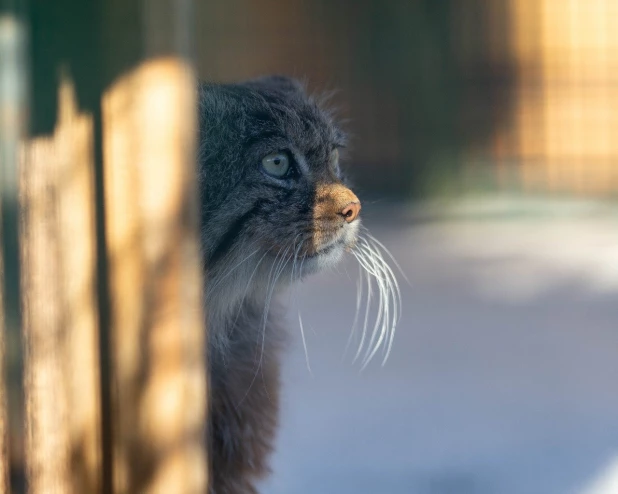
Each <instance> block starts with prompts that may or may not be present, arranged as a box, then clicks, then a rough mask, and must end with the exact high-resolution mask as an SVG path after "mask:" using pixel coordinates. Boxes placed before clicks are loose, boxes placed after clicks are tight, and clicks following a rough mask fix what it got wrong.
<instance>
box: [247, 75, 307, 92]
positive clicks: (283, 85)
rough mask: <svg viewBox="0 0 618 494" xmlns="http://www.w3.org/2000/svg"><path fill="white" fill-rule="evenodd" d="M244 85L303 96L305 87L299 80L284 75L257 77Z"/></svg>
mask: <svg viewBox="0 0 618 494" xmlns="http://www.w3.org/2000/svg"><path fill="white" fill-rule="evenodd" d="M245 85H247V86H249V87H257V88H260V89H268V90H270V91H277V92H281V93H286V94H292V93H298V94H305V87H304V86H303V84H302V83H301V82H300V81H299V80H297V79H294V78H293V77H288V76H285V75H268V76H264V77H258V78H257V79H251V80H250V81H247V82H246V83H245Z"/></svg>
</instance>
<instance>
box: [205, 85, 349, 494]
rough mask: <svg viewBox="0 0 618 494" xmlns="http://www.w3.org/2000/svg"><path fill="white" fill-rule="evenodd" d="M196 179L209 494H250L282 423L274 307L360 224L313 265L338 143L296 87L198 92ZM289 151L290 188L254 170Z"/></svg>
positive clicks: (338, 251) (329, 259) (333, 258)
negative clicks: (311, 246) (320, 199)
mask: <svg viewBox="0 0 618 494" xmlns="http://www.w3.org/2000/svg"><path fill="white" fill-rule="evenodd" d="M199 132H200V133H199V152H198V158H199V160H198V165H199V170H198V180H199V190H200V194H201V225H202V235H201V236H202V250H203V259H204V262H205V267H206V273H207V283H206V308H207V309H206V311H207V326H208V330H209V345H208V359H209V366H210V378H211V400H210V402H211V413H210V425H209V440H210V456H211V468H212V475H211V493H213V494H214V493H216V494H224V493H225V494H240V493H252V492H255V487H254V481H255V480H256V479H257V478H259V477H261V476H263V475H264V474H265V473H266V472H267V471H268V467H267V464H266V458H267V456H268V453H269V452H270V449H271V442H272V437H273V435H274V432H275V427H276V419H277V408H278V407H277V395H278V367H279V366H278V348H279V347H280V346H281V341H282V333H281V331H280V330H279V328H278V325H277V322H276V321H277V317H276V315H275V314H276V313H277V309H276V307H275V303H274V298H275V297H276V294H277V293H278V292H280V291H281V290H282V289H283V288H285V287H286V286H287V285H289V283H291V282H293V281H297V280H299V279H301V278H302V277H303V276H305V275H306V274H309V273H311V272H315V271H317V270H318V269H320V268H321V267H323V266H327V265H332V264H334V263H335V262H337V261H338V259H339V258H340V257H341V255H342V254H343V250H344V247H345V246H348V247H350V246H351V245H352V244H353V243H354V241H355V239H356V236H357V233H358V227H359V222H358V221H356V222H354V223H352V224H344V225H343V226H342V227H341V228H340V230H338V231H337V232H336V233H333V247H332V248H331V249H330V250H328V251H327V250H326V249H325V250H324V253H323V254H320V255H317V254H316V255H312V256H308V255H307V254H306V251H307V249H306V247H305V244H307V243H309V242H311V231H312V222H313V205H314V204H313V203H314V200H315V185H316V183H318V182H330V183H334V182H340V181H342V180H343V177H342V175H341V171H340V170H339V168H338V166H335V167H333V166H332V163H329V156H330V153H331V152H332V150H333V149H334V148H336V147H340V146H342V145H344V143H345V141H344V135H343V133H342V132H341V131H340V130H339V128H338V127H337V126H336V125H335V123H334V121H333V118H332V116H331V115H330V114H329V113H328V112H326V111H324V110H323V109H321V108H320V107H319V105H318V104H317V103H316V101H315V100H314V99H312V98H311V97H309V96H308V95H307V94H306V92H305V91H304V89H303V87H302V85H300V84H299V83H298V82H297V81H294V80H292V79H289V78H284V77H269V78H263V79H258V80H254V81H249V82H247V83H243V84H229V85H216V84H203V85H201V86H200V88H199ZM282 150H286V151H287V152H289V153H290V156H291V157H292V158H293V161H294V162H295V165H294V166H295V171H294V174H293V175H292V176H291V178H290V179H289V180H279V179H274V178H273V177H271V176H268V175H267V174H265V173H264V172H263V171H262V170H261V166H260V164H261V160H262V158H263V157H264V156H266V155H268V154H270V153H273V152H278V151H282Z"/></svg>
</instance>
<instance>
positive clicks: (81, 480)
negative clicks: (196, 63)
mask: <svg viewBox="0 0 618 494" xmlns="http://www.w3.org/2000/svg"><path fill="white" fill-rule="evenodd" d="M50 4H51V5H50ZM78 4H79V5H78ZM140 5H142V4H140V3H139V2H121V1H119V0H118V1H115V0H111V1H109V2H96V1H90V0H84V2H70V1H69V0H61V1H59V2H44V1H33V2H30V5H29V9H28V10H26V9H25V8H22V9H21V10H19V2H17V7H18V8H17V9H16V10H14V11H12V12H8V13H6V14H3V15H2V18H1V19H0V53H1V58H0V118H1V121H0V130H1V138H0V150H1V153H2V154H1V157H2V162H1V163H0V169H1V173H2V174H1V189H0V198H1V203H0V207H1V211H2V223H1V234H2V257H1V260H2V265H1V267H2V269H1V270H0V273H2V274H3V276H2V283H1V284H0V288H1V290H2V294H3V297H2V299H1V302H0V304H1V305H0V317H1V318H2V319H1V320H2V323H3V331H2V333H0V334H1V335H2V345H1V348H2V352H0V357H1V358H2V365H1V366H0V383H2V386H3V387H4V388H5V389H3V390H2V392H1V393H0V396H1V398H2V399H1V400H0V453H1V454H0V457H1V459H2V461H0V493H8V492H12V493H21V492H29V493H32V494H44V493H45V494H55V493H57V494H69V493H74V494H89V493H93V494H97V493H102V494H111V493H127V494H129V493H130V494H135V493H142V492H143V493H146V492H147V493H165V494H168V493H179V494H180V493H182V494H185V493H186V494H189V493H191V494H198V493H204V492H206V491H207V482H208V467H207V459H206V448H205V430H204V427H205V423H206V416H205V415H206V401H207V400H206V396H207V375H206V368H205V361H204V359H205V341H204V339H205V328H204V317H203V307H202V304H203V301H202V271H203V267H202V263H201V262H200V256H199V242H198V228H197V224H198V219H197V214H196V213H197V207H196V206H197V202H196V201H197V196H196V189H195V180H194V163H195V161H194V153H195V142H194V141H195V136H196V129H195V126H196V119H195V107H196V102H195V97H196V93H195V77H194V70H193V62H192V59H191V56H190V45H191V43H190V40H191V38H190V36H191V25H192V24H191V19H192V3H191V2H190V1H189V0H181V1H174V2H173V1H171V0H153V1H151V2H148V5H147V8H145V6H146V3H144V4H143V5H144V8H143V9H141V8H140ZM29 33H30V37H29V36H28V34H29ZM28 47H30V48H28ZM29 83H30V85H31V87H32V89H33V90H32V91H29V90H28V84H29ZM30 96H32V98H31V97H30ZM52 98H53V100H52ZM29 110H30V111H29ZM28 113H29V114H30V115H31V121H30V123H29V125H28V123H27V116H28ZM28 129H30V130H31V131H30V132H28Z"/></svg>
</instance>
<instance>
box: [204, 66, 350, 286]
mask: <svg viewBox="0 0 618 494" xmlns="http://www.w3.org/2000/svg"><path fill="white" fill-rule="evenodd" d="M199 142H200V148H199V165H200V169H199V177H200V191H201V201H202V225H203V239H204V242H203V244H204V250H205V252H204V254H205V258H206V262H207V265H208V269H209V271H210V270H213V271H214V273H213V274H214V275H215V276H216V275H217V272H218V266H219V265H225V266H226V267H227V268H229V267H230V266H233V265H234V264H235V263H237V262H241V261H242V259H244V258H246V257H247V256H249V255H251V257H252V258H253V259H252V260H249V259H247V261H246V262H245V263H246V264H247V266H246V268H249V267H253V266H255V264H256V263H257V262H258V260H260V259H261V260H262V264H263V266H264V267H269V268H270V269H275V268H274V267H273V261H274V260H277V262H278V263H279V267H278V268H277V269H280V270H282V272H283V271H289V270H290V269H291V271H292V272H291V278H296V277H301V276H302V275H303V274H306V273H308V272H312V271H315V270H318V269H320V268H323V267H326V266H330V265H333V264H335V263H336V262H337V261H338V260H339V259H340V258H341V256H342V254H343V252H344V251H345V250H346V249H350V248H351V247H352V246H353V245H354V243H355V240H356V237H357V234H358V228H359V224H360V218H359V212H360V201H359V199H358V198H357V197H356V195H355V194H354V193H353V192H352V191H351V190H350V189H349V188H348V187H346V186H345V185H344V177H343V176H342V173H341V169H340V166H339V151H338V150H339V148H341V147H342V146H344V145H345V137H344V135H343V133H342V132H341V131H340V130H339V128H338V127H337V126H336V125H335V123H334V121H333V119H332V118H331V116H330V114H328V113H327V112H325V111H324V110H322V109H321V108H320V107H319V105H318V104H317V103H316V102H315V100H313V99H312V98H310V97H308V96H307V95H306V93H305V92H304V90H303V89H302V87H301V86H300V84H298V83H297V82H296V81H294V80H291V79H288V78H283V77H269V78H263V79H258V80H254V81H250V82H247V83H244V84H234V85H204V86H202V87H201V88H200V140H199ZM247 271H248V270H247V269H239V270H238V272H237V273H236V276H237V277H239V276H242V274H243V273H245V274H246V273H247Z"/></svg>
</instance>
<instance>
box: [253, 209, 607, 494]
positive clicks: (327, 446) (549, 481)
mask: <svg viewBox="0 0 618 494" xmlns="http://www.w3.org/2000/svg"><path fill="white" fill-rule="evenodd" d="M402 208H403V207H402V206H401V205H392V206H388V205H386V206H382V207H380V208H379V209H378V208H373V209H374V210H376V209H378V212H374V213H373V214H372V213H371V210H372V208H371V206H370V205H369V206H365V207H364V208H363V213H364V216H365V218H366V222H365V224H367V225H368V226H369V228H370V229H371V231H372V232H373V233H374V235H375V236H376V237H378V238H379V239H381V240H382V241H383V243H385V244H386V245H387V246H388V247H389V249H390V250H391V251H392V252H393V254H394V255H395V257H396V258H397V259H398V260H399V262H400V264H401V266H402V268H403V269H404V271H405V272H406V274H407V276H408V277H409V278H410V281H411V286H407V285H406V284H405V282H403V283H402V285H401V286H402V294H403V299H404V313H403V320H402V321H401V324H400V326H399V328H398V331H397V335H396V340H395V346H394V349H393V352H392V354H391V357H390V359H389V361H388V362H387V364H386V366H385V367H380V365H379V362H378V361H375V362H374V363H372V364H371V365H370V366H369V367H368V368H367V369H365V370H364V371H363V372H360V371H359V369H360V366H359V365H358V364H352V363H351V359H350V357H349V356H348V358H347V359H344V360H342V355H343V350H344V348H345V343H346V341H347V338H348V335H349V331H350V327H351V325H352V321H353V318H354V308H355V290H356V283H355V277H356V273H357V268H356V266H355V264H354V262H351V261H350V262H348V263H347V264H346V266H345V269H344V268H342V269H341V270H340V271H339V272H335V273H331V274H326V275H319V276H316V277H314V278H313V279H311V280H309V281H307V282H306V283H305V284H304V285H303V286H302V287H301V288H300V289H299V290H298V292H297V294H298V295H297V300H296V301H295V297H292V303H291V306H292V308H291V309H290V311H289V313H288V320H289V326H290V328H291V330H292V331H291V333H292V337H291V344H290V348H289V351H288V354H287V356H286V360H285V365H284V371H283V375H284V390H283V397H282V400H283V406H282V420H281V430H280V434H279V438H278V443H277V451H276V453H275V455H274V457H273V462H272V465H273V470H274V474H273V475H272V477H271V478H270V479H269V480H268V481H266V482H265V483H264V486H263V489H262V491H263V492H264V494H331V493H332V494H618V209H616V208H615V207H611V206H603V205H595V204H583V203H577V204H575V203H574V204H571V203H564V202H563V203H553V202H545V201H537V202H531V201H521V200H516V201H514V202H513V201H503V200H497V201H484V202H482V203H481V204H480V205H477V204H475V203H472V202H466V203H458V204H454V205H453V206H452V208H451V209H450V214H449V215H447V216H448V217H447V218H446V219H445V218H442V219H439V220H436V217H435V215H434V213H435V211H434V210H432V209H431V208H430V209H427V208H422V209H405V210H403V209H402ZM442 212H444V211H442ZM512 213H515V214H512ZM299 309H300V312H301V314H302V317H303V323H304V330H305V337H306V340H307V347H308V354H309V364H310V366H311V373H310V372H309V370H308V369H307V364H306V361H305V353H304V350H303V345H302V343H301V338H300V329H299V325H298V314H297V313H298V310H299Z"/></svg>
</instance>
